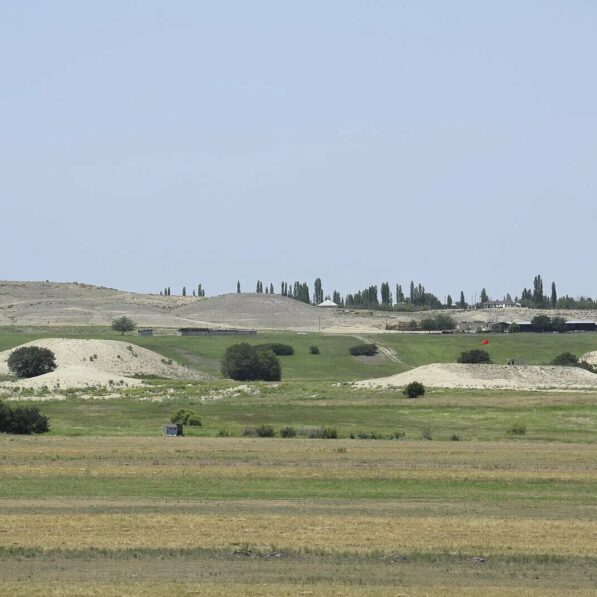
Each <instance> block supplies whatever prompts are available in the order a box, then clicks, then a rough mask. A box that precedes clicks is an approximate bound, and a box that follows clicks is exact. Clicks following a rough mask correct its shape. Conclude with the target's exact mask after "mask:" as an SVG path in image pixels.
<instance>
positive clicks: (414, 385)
mask: <svg viewBox="0 0 597 597" xmlns="http://www.w3.org/2000/svg"><path fill="white" fill-rule="evenodd" d="M402 394H404V396H406V397H407V398H418V397H419V396H424V395H425V386H424V385H423V384H422V383H420V382H418V381H411V382H410V383H409V384H408V385H407V386H406V387H405V388H404V390H403V391H402Z"/></svg>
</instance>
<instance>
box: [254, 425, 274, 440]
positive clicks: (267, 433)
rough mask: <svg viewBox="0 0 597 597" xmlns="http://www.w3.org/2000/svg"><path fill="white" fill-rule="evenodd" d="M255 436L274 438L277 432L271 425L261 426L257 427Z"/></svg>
mask: <svg viewBox="0 0 597 597" xmlns="http://www.w3.org/2000/svg"><path fill="white" fill-rule="evenodd" d="M255 434H256V435H257V437H274V436H275V435H276V432H275V431H274V428H273V427H272V426H271V425H259V426H258V427H255Z"/></svg>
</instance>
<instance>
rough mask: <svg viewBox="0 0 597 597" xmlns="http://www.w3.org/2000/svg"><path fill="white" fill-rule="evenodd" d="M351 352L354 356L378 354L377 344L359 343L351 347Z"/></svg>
mask: <svg viewBox="0 0 597 597" xmlns="http://www.w3.org/2000/svg"><path fill="white" fill-rule="evenodd" d="M350 354H351V355H352V356H353V357H361V356H365V357H372V356H373V355H376V354H377V346H376V345H375V344H357V345H356V346H351V347H350Z"/></svg>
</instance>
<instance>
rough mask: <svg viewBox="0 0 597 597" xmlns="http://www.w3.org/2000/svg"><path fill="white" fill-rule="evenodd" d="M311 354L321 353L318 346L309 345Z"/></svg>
mask: <svg viewBox="0 0 597 597" xmlns="http://www.w3.org/2000/svg"><path fill="white" fill-rule="evenodd" d="M309 354H319V347H318V346H309Z"/></svg>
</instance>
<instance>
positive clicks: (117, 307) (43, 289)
mask: <svg viewBox="0 0 597 597" xmlns="http://www.w3.org/2000/svg"><path fill="white" fill-rule="evenodd" d="M121 315H128V316H129V317H131V318H132V319H133V320H134V321H135V322H136V323H137V324H138V325H139V326H152V327H169V328H173V327H174V328H175V327H185V326H186V327H190V326H202V325H206V326H218V327H242V328H255V329H274V330H275V329H290V330H294V329H296V330H317V329H319V325H320V323H321V326H322V327H324V328H325V327H330V326H338V325H340V326H342V325H348V326H350V325H351V323H352V324H354V323H355V322H354V317H350V316H347V315H343V314H340V313H337V312H335V311H329V310H324V309H318V308H317V307H314V306H312V305H307V304H305V303H301V302H299V301H295V300H293V299H290V298H287V297H283V296H280V295H276V294H272V295H270V294H250V293H243V294H236V293H234V294H224V295H221V296H216V297H212V298H196V297H192V296H191V297H188V296H187V297H182V296H168V297H165V296H161V295H155V294H137V293H133V292H123V291H120V290H115V289H113V288H104V287H100V286H93V285H90V284H81V283H54V282H0V325H109V324H110V323H111V321H112V320H113V319H114V318H115V317H119V316H121Z"/></svg>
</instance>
